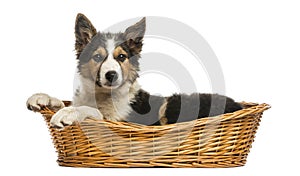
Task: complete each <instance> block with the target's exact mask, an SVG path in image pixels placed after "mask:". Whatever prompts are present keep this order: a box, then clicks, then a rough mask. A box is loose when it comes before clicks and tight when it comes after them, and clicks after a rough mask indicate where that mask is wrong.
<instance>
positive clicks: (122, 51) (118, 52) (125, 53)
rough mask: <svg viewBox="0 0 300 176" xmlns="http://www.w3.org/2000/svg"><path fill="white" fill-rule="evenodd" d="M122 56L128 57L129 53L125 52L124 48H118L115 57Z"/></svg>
mask: <svg viewBox="0 0 300 176" xmlns="http://www.w3.org/2000/svg"><path fill="white" fill-rule="evenodd" d="M120 54H124V55H125V56H126V57H128V54H127V52H126V51H124V50H123V48H122V47H120V46H118V47H116V48H115V50H114V53H113V56H114V58H117V57H118V56H119V55H120Z"/></svg>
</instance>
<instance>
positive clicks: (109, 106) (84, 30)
mask: <svg viewBox="0 0 300 176" xmlns="http://www.w3.org/2000/svg"><path fill="white" fill-rule="evenodd" d="M145 29H146V18H145V17H144V18H143V19H141V20H140V21H139V22H137V23H136V24H134V25H132V26H130V27H128V28H127V29H126V30H125V32H120V33H109V32H108V33H104V32H97V30H96V29H95V27H94V26H93V25H92V23H91V22H90V20H89V19H88V18H87V17H86V16H85V15H83V14H78V15H77V17H76V22H75V37H76V42H75V50H76V56H77V61H78V66H77V70H78V72H77V77H78V78H77V79H78V80H79V86H78V88H77V89H76V91H75V92H74V97H73V101H72V106H70V107H65V105H64V103H63V102H62V101H61V100H59V99H57V98H54V97H51V96H49V95H47V94H43V93H38V94H34V95H32V96H31V97H30V98H29V99H28V100H27V107H28V109H29V110H32V111H40V110H41V109H42V108H43V107H48V108H49V109H52V110H54V111H56V113H55V114H54V115H53V117H52V118H51V121H50V124H51V125H52V126H54V127H56V128H60V129H63V128H64V127H65V126H68V125H72V124H73V123H74V122H82V121H83V120H85V119H86V118H93V119H97V120H109V121H128V122H132V123H139V124H143V125H166V124H172V123H177V122H184V121H190V120H193V119H197V118H203V117H210V116H217V115H220V114H223V113H231V112H234V111H237V110H240V109H242V106H241V104H239V103H237V102H235V101H234V100H233V99H231V98H229V97H226V96H223V95H218V94H201V93H194V94H191V95H187V94H173V95H172V96H169V97H161V96H155V95H150V94H149V93H148V92H147V91H145V90H143V89H141V87H140V85H139V84H138V82H137V78H138V77H139V74H138V71H139V59H140V57H141V55H140V54H141V51H142V46H143V38H144V34H145Z"/></svg>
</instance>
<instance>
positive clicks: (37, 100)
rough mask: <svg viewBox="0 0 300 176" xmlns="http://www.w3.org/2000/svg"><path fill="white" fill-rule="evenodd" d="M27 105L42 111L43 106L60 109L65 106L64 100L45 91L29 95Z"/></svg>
mask: <svg viewBox="0 0 300 176" xmlns="http://www.w3.org/2000/svg"><path fill="white" fill-rule="evenodd" d="M26 106H27V108H28V109H29V110H32V111H40V110H41V109H42V108H43V107H47V108H49V109H51V110H54V111H58V110H59V109H62V108H64V107H65V105H64V103H63V102H62V101H60V100H59V99H57V98H54V97H50V96H49V95H47V94H44V93H37V94H34V95H32V96H31V97H29V98H28V100H27V102H26Z"/></svg>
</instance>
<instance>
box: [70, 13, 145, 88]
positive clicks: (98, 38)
mask: <svg viewBox="0 0 300 176" xmlns="http://www.w3.org/2000/svg"><path fill="white" fill-rule="evenodd" d="M145 27H146V19H145V18H143V19H142V20H140V21H139V22H138V23H136V24H134V25H132V26H130V27H128V28H127V29H126V30H125V32H120V33H102V32H97V31H96V29H95V27H94V26H93V25H92V23H91V22H90V20H89V19H88V18H87V17H85V16H84V15H83V14H78V15H77V18H76V24H75V36H76V43H75V49H76V52H77V59H78V61H79V62H78V70H79V73H80V74H81V76H83V77H84V78H86V79H89V80H91V81H93V82H95V85H96V86H98V87H100V88H104V89H116V88H118V87H120V86H121V85H123V84H124V83H125V82H130V83H133V82H134V81H135V80H136V78H137V77H138V73H137V71H138V70H139V62H138V59H139V58H140V52H141V50H142V45H143V43H142V42H143V41H142V40H143V37H144V34H145Z"/></svg>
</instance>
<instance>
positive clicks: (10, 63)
mask: <svg viewBox="0 0 300 176" xmlns="http://www.w3.org/2000/svg"><path fill="white" fill-rule="evenodd" d="M196 2H197V3H196ZM299 9H300V2H299V1H289V0H284V1H274V0H273V1H262V0H258V1H256V0H252V1H240V0H236V1H232V0H227V1H222V0H220V1H216V0H211V1H206V2H202V1H194V3H192V2H190V1H167V0H166V1H162V0H160V1H154V0H152V1H149V2H146V1H141V0H135V1H131V0H127V1H124V0H122V1H116V0H115V1H91V0H86V1H79V0H72V1H59V0H52V1H47V2H45V1H32V0H26V1H14V0H11V1H6V2H5V3H4V1H1V3H0V14H1V21H0V22H1V26H0V44H1V55H0V57H1V58H0V59H1V66H0V67H1V69H0V72H1V74H0V76H1V91H0V97H1V98H0V102H1V127H0V132H1V133H0V134H1V145H0V152H1V154H0V156H1V157H0V162H1V164H0V168H1V169H0V172H1V173H0V175H16V174H22V175H65V176H68V175H72V176H76V175H87V174H88V175H90V176H93V175H117V174H118V175H168V174H171V173H172V175H174V176H175V175H208V176H209V175H222V176H226V175H228V176H229V175H230V176H234V175H244V176H250V175H275V174H288V175H299V171H298V168H297V166H298V164H299V160H298V158H299V157H300V155H299V145H298V143H297V141H299V136H298V134H299V132H298V128H299V122H300V121H299V117H298V116H299V113H298V107H299V100H298V98H300V97H299V89H300V86H299V84H298V82H299V75H300V71H299V70H300V69H299V66H300V65H299V62H298V60H299V59H300V52H299V47H300V10H299ZM78 12H82V13H84V14H86V15H87V16H88V17H89V19H91V21H92V22H93V23H94V25H95V26H96V27H97V29H98V30H101V29H105V28H107V27H109V26H110V25H113V24H115V23H117V22H120V21H122V20H126V19H129V18H135V17H141V16H163V17H169V18H173V19H176V20H179V21H181V22H183V23H185V24H187V25H189V26H191V27H192V28H194V29H195V30H197V31H198V32H199V33H200V34H201V35H202V36H203V37H204V38H205V39H206V40H207V42H208V43H209V44H210V46H211V47H212V49H213V50H214V52H215V53H216V55H217V56H218V58H219V62H220V63H221V66H222V69H223V73H224V76H225V82H226V94H227V95H228V96H231V97H233V98H235V99H236V100H238V101H243V100H244V101H250V102H260V103H262V102H266V103H269V104H271V105H272V108H271V109H270V110H268V111H266V112H265V114H264V116H263V119H262V122H261V125H260V128H259V129H258V133H257V137H256V140H255V142H254V144H253V148H252V149H251V152H250V154H249V157H248V162H247V164H246V166H244V167H240V168H229V169H142V168H141V169H101V168H100V169H78V168H64V167H59V166H58V165H57V164H56V162H55V161H56V153H55V150H54V148H53V145H52V142H51V140H50V136H49V132H48V131H47V128H46V126H45V123H44V122H43V119H42V118H41V116H40V115H39V114H34V113H32V112H29V111H27V109H26V107H25V101H26V99H27V98H28V97H29V96H30V95H31V94H33V93H36V92H45V93H48V94H50V95H52V96H56V97H58V98H61V99H71V98H72V89H73V74H74V68H75V53H74V49H73V46H74V31H73V29H74V21H75V16H76V14H77V13H78ZM120 30H123V29H120ZM145 43H146V44H145V50H148V51H151V48H152V47H153V48H155V42H150V41H149V44H148V45H147V39H146V40H145ZM162 47H163V46H162ZM162 51H163V49H162ZM168 54H169V55H172V52H171V53H170V52H169V53H168ZM192 67H193V66H192V65H191V69H192ZM198 69H199V70H201V69H202V68H201V66H200V67H198ZM200 72H201V71H200ZM199 75H200V74H199ZM198 78H199V77H198V76H194V79H198ZM145 80H146V81H145ZM160 80H163V79H161V78H160ZM153 81H156V82H158V83H157V84H155V86H153ZM199 81H201V80H199ZM159 82H160V83H161V84H163V81H158V80H153V77H151V76H145V77H144V78H143V79H142V80H141V83H142V84H143V87H145V88H147V90H149V91H151V92H159V91H161V92H164V93H165V94H168V93H171V91H172V90H173V89H172V90H171V89H166V87H165V86H159ZM169 83H170V82H169ZM207 84H208V83H207V80H206V78H205V77H203V81H202V82H201V84H200V83H199V85H200V86H199V91H201V92H209V91H210V90H209V85H207ZM151 85H152V86H151ZM170 86H171V87H172V86H173V87H174V85H170ZM201 86H203V89H201ZM157 87H161V88H160V89H155V88H157Z"/></svg>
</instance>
